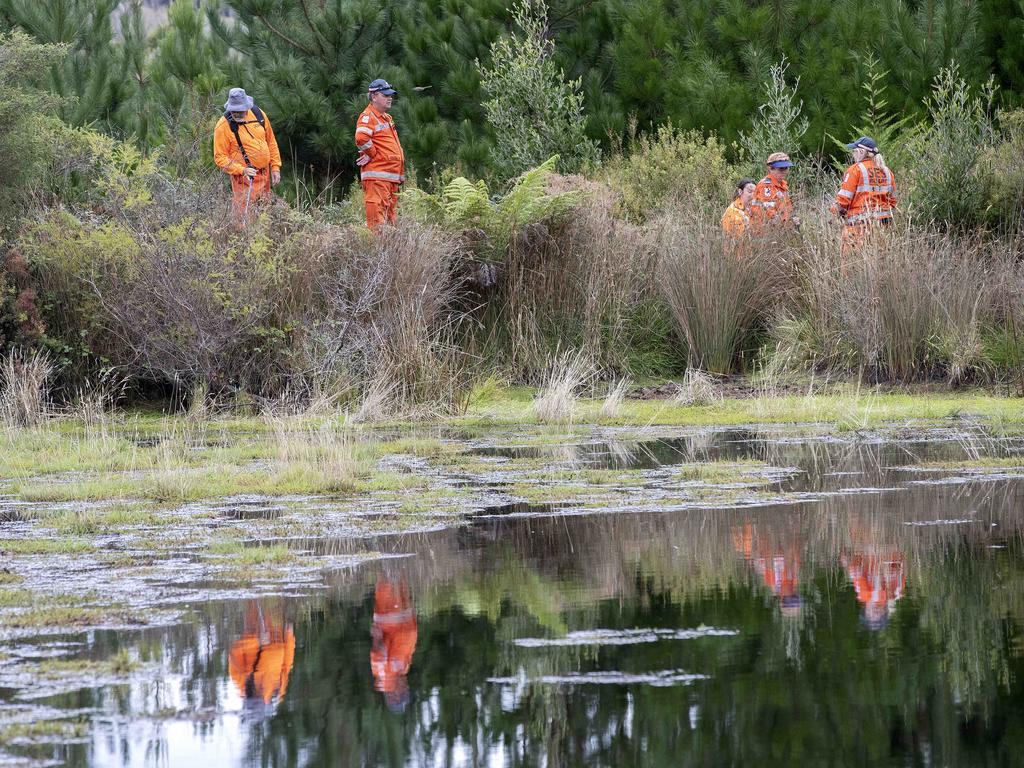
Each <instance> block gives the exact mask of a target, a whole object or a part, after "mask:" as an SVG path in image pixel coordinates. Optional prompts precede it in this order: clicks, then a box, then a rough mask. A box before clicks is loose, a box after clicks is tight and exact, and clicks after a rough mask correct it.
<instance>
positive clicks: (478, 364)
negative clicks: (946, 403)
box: [0, 0, 1024, 423]
mask: <svg viewBox="0 0 1024 768" xmlns="http://www.w3.org/2000/svg"><path fill="white" fill-rule="evenodd" d="M984 5H985V7H984V8H980V7H976V6H974V5H964V4H961V3H953V2H945V3H941V2H937V3H916V2H915V3H898V2H893V3H887V4H884V5H883V7H882V8H881V10H880V9H879V8H878V7H877V6H876V5H874V4H872V5H870V6H869V5H868V4H865V3H860V2H844V3H824V2H817V1H812V0H800V1H799V2H790V3H763V4H755V5H753V6H752V5H750V4H735V3H723V2H710V1H708V2H698V3H687V4H678V5H673V4H668V3H659V2H645V3H627V2H621V0H609V2H597V3H580V2H573V1H571V0H569V1H567V2H557V3H553V4H552V5H550V7H549V6H547V5H545V3H544V2H542V1H541V0H521V2H519V3H517V4H515V5H514V7H513V8H509V9H506V8H503V7H501V6H500V5H498V4H495V3H493V2H479V1H478V0H473V2H458V3H454V4H452V3H449V4H440V3H434V2H429V1H428V2H422V3H414V2H411V1H410V2H405V3H399V4H397V5H396V4H392V5H389V6H387V7H386V8H380V7H378V6H376V5H374V4H372V3H369V2H365V0H356V1H355V2H339V3H332V4H329V5H325V6H323V7H320V6H319V5H316V4H308V3H305V2H302V0H287V1H285V2H278V3H272V4H268V3H264V2H257V1H256V0H234V1H233V2H228V3H225V4H224V5H222V6H204V7H202V8H195V7H194V6H193V4H192V3H191V2H185V1H180V2H176V3H174V4H173V5H172V6H171V8H170V11H169V16H168V20H167V23H166V24H164V25H163V26H161V27H159V28H158V29H156V30H154V31H152V32H148V31H147V30H146V29H145V27H144V24H143V17H142V14H141V8H140V6H138V4H133V5H130V6H129V7H128V9H127V10H126V11H125V12H124V13H120V14H116V13H114V7H113V6H110V7H107V6H104V5H97V4H95V3H86V2H79V1H76V2H61V3H57V2H41V3H27V2H22V1H21V0H0V21H2V22H3V23H4V24H6V26H7V27H8V29H9V30H10V31H9V32H7V33H4V37H3V39H2V56H0V96H2V97H3V99H0V100H2V101H3V102H4V107H3V108H2V109H0V125H2V128H3V131H2V134H0V135H2V142H3V148H4V149H5V155H6V156H7V157H8V158H9V160H8V178H9V179H10V183H9V184H7V185H6V186H5V189H4V192H3V196H2V198H0V206H2V207H3V210H4V213H5V216H4V217H3V219H2V224H0V230H2V236H3V244H2V249H0V250H2V271H0V354H2V355H3V356H4V359H5V360H6V361H7V362H6V363H5V367H4V368H3V370H0V393H3V394H0V398H2V402H0V414H3V418H4V419H5V420H6V421H8V422H16V423H29V422H32V421H34V420H36V419H35V417H33V416H32V415H31V412H32V411H33V408H34V409H35V410H38V408H39V407H43V406H45V405H46V404H47V403H48V402H49V401H50V400H52V398H53V396H54V395H55V396H56V398H57V399H58V400H59V401H61V402H71V401H74V400H76V399H78V400H82V399H83V398H85V399H88V398H92V399H93V402H101V403H102V402H105V403H107V405H109V404H110V403H111V402H114V401H117V400H118V399H119V398H120V397H121V396H123V395H124V394H125V392H140V391H141V392H147V393H152V394H157V395H159V396H162V397H165V396H168V395H170V396H172V397H174V398H175V399H176V401H177V402H179V403H182V404H188V403H189V402H199V403H200V404H201V403H202V401H203V400H204V399H206V398H207V397H208V396H209V397H213V398H214V399H219V400H221V401H231V402H235V403H241V404H243V405H246V406H251V407H255V408H262V407H266V406H267V405H268V403H271V402H272V401H275V400H277V399H281V398H284V399H287V400H289V401H291V402H293V403H294V402H297V401H298V402H302V403H305V404H309V403H312V402H318V403H320V404H333V405H337V404H345V403H360V406H359V407H361V408H363V409H364V410H366V411H367V412H372V411H378V412H379V411H381V410H382V409H383V410H387V409H388V408H389V407H392V406H395V407H399V408H409V407H414V406H418V405H421V404H423V403H430V404H434V405H437V406H439V407H440V409H441V410H446V411H451V410H457V409H459V408H461V407H464V406H465V405H466V399H465V398H466V396H467V395H468V393H469V392H470V391H471V388H472V385H473V384H474V383H475V382H478V381H480V380H481V379H483V378H486V377H488V376H490V375H492V374H493V375H494V376H495V377H496V379H497V380H498V381H504V382H513V383H530V384H538V383H540V384H550V383H552V382H554V381H555V380H556V379H558V380H559V381H561V382H562V384H563V389H565V390H566V391H568V392H569V393H570V394H571V393H573V392H577V393H578V392H579V391H580V390H581V389H587V390H589V391H590V392H591V393H596V394H600V393H601V392H602V391H603V384H602V382H605V381H608V380H609V379H615V380H622V379H624V378H625V377H633V378H637V377H647V376H673V377H674V376H678V375H680V374H682V372H683V371H684V370H685V369H687V368H690V369H701V370H706V371H709V372H711V373H714V374H728V373H736V372H742V373H748V374H750V373H753V374H759V375H761V376H762V380H763V382H764V384H763V386H764V388H765V391H766V392H770V391H772V390H773V388H774V387H775V385H776V384H778V383H780V382H781V381H782V380H783V379H784V378H785V377H788V376H790V375H793V374H797V375H802V374H807V373H812V374H815V375H817V374H819V373H823V374H826V375H827V376H829V377H833V376H841V377H847V376H857V377H859V378H861V379H866V380H870V381H886V380H888V381H899V382H914V381H922V380H934V379H941V380H944V381H946V382H949V383H950V384H953V385H962V384H964V383H974V382H983V383H992V382H996V383H1002V384H1006V385H1007V388H1008V390H1015V391H1024V376H1022V374H1021V370H1022V365H1021V362H1022V356H1021V350H1020V334H1019V333H1018V326H1019V325H1020V322H1021V318H1022V317H1024V314H1022V311H1021V310H1022V309H1024V305H1022V304H1021V295H1024V291H1022V290H1021V288H1022V286H1024V269H1022V267H1021V265H1020V264H1019V258H1018V256H1017V254H1018V250H1019V246H1018V242H1019V231H1020V226H1021V222H1022V217H1021V211H1022V203H1024V192H1022V190H1024V162H1022V161H1021V157H1022V156H1024V131H1022V128H1021V126H1022V123H1024V118H1022V114H1024V113H1022V112H1021V111H1020V110H1015V109H1014V108H1015V106H1016V105H1017V104H1018V103H1019V101H1020V98H1019V97H1020V90H1019V89H1020V83H1019V75H1018V73H1017V70H1016V68H1015V64H1014V61H1015V58H1014V54H1013V52H1014V46H1015V45H1016V43H1015V40H1014V39H1013V38H1012V37H1011V36H1008V35H1007V34H1006V32H1007V30H1010V29H1014V28H1015V24H1016V25H1019V22H1020V19H1019V16H1020V8H1019V7H1018V5H1016V4H1011V3H997V2H990V3H987V4H984ZM999 18H1002V19H1003V20H1004V23H1003V24H1001V25H1000V24H997V23H996V21H995V20H996V19H999ZM378 75H383V76H385V77H387V78H389V79H390V80H392V81H393V82H395V83H396V84H397V86H398V87H399V90H400V92H401V97H400V98H399V100H398V101H397V102H396V105H397V106H396V108H395V111H396V113H397V118H398V122H399V125H400V127H401V131H402V136H403V142H404V143H405V145H406V147H407V149H408V155H409V159H410V164H411V169H412V171H413V173H412V176H413V178H414V179H415V180H416V181H414V182H413V183H410V184H409V185H407V187H406V189H405V190H404V192H403V197H402V200H403V202H402V204H401V206H400V211H401V218H400V221H399V224H400V225H399V226H398V227H397V228H394V229H393V230H390V231H389V232H388V233H387V234H385V235H383V236H381V237H375V238H371V237H369V236H367V234H366V232H365V231H364V230H363V228H362V227H361V225H360V220H361V200H360V194H361V193H360V191H359V190H358V188H356V187H353V186H352V185H351V182H352V180H353V176H354V166H353V163H352V160H353V155H354V147H353V146H352V140H351V124H352V120H353V119H354V117H355V115H356V114H357V113H358V112H359V110H360V108H361V107H362V105H363V103H364V101H363V100H364V99H365V96H364V94H363V92H362V91H363V88H364V87H365V83H366V82H367V81H368V80H369V79H370V78H371V77H373V76H378ZM236 84H241V85H244V86H245V87H246V88H247V89H248V90H249V92H250V93H252V94H253V95H254V96H255V97H256V100H257V102H258V103H259V104H260V105H261V106H262V107H263V108H264V109H265V110H266V111H267V113H268V114H270V115H271V116H272V118H273V120H274V125H275V127H276V132H277V134H278V136H279V137H280V139H281V142H282V154H283V156H284V159H285V176H286V179H285V184H284V185H283V186H282V187H279V188H278V189H279V192H280V193H281V195H282V196H283V197H284V198H285V200H287V203H286V204H278V205H275V206H272V207H270V208H269V209H266V210H263V211H262V212H261V215H259V216H256V217H254V218H253V221H252V222H251V223H250V226H249V227H248V228H247V229H246V230H245V231H244V232H240V231H238V230H236V229H235V228H233V227H232V226H231V220H230V218H229V216H228V215H227V210H226V195H225V193H224V184H225V182H224V179H223V175H222V174H220V173H218V172H217V171H216V170H215V169H214V168H213V166H212V163H211V162H210V157H209V155H210V149H209V147H210V143H211V140H210V136H211V129H212V125H213V123H214V121H215V120H216V119H217V117H218V115H219V113H220V109H221V107H220V103H221V101H222V100H223V98H224V93H225V91H226V88H227V87H228V86H229V85H236ZM861 132H869V133H871V134H872V135H874V136H876V137H877V138H878V139H879V141H880V143H881V145H882V147H883V150H884V152H885V154H886V156H887V157H888V160H889V164H890V165H891V167H893V169H894V173H895V175H896V178H897V191H898V194H899V197H900V216H899V217H898V220H897V225H896V226H894V227H893V231H892V237H891V238H890V239H889V240H888V241H887V242H885V243H884V244H879V245H877V246H875V247H873V248H869V249H868V251H867V254H868V256H867V257H866V258H864V259H863V260H861V261H859V262H858V263H856V264H854V265H852V266H851V265H849V264H840V263H839V259H838V225H837V224H836V222H835V220H834V219H833V218H831V217H830V215H829V214H828V212H827V206H828V202H829V200H830V199H831V198H832V197H833V196H834V193H835V189H836V184H837V170H838V168H837V166H840V167H841V164H842V161H843V158H842V157H841V156H840V155H841V153H842V150H841V143H842V142H844V141H846V140H848V139H849V138H850V137H852V136H854V135H855V134H859V133H861ZM773 149H783V150H786V151H788V152H789V153H790V154H791V155H793V156H794V157H795V158H796V159H797V161H798V164H797V169H796V173H795V175H794V178H793V185H794V197H795V200H796V204H797V209H798V211H799V213H800V216H801V218H802V220H803V222H804V227H803V230H802V232H800V233H799V234H796V233H790V234H785V235H783V234H782V233H776V235H778V236H775V235H773V236H772V237H771V238H768V239H765V240H762V241H759V242H757V243H753V244H751V246H750V247H749V248H748V249H747V250H746V251H745V253H746V254H747V258H744V259H730V258H723V254H724V253H726V251H727V250H728V249H727V244H726V243H725V242H723V240H722V235H721V232H720V229H719V225H718V220H719V216H720V215H721V211H722V209H723V208H724V207H725V205H726V203H727V202H728V199H729V195H730V192H731V188H732V184H733V182H734V181H735V179H736V178H738V177H739V176H741V175H752V174H759V173H760V172H761V170H762V167H763V166H762V162H763V160H762V158H763V156H764V155H765V154H766V153H767V152H768V151H770V150H773ZM904 212H905V213H904ZM791 235H792V236H791ZM571 350H574V351H573V352H572V354H573V355H575V357H574V358H573V359H572V360H570V359H569V357H568V354H569V351H571ZM37 353H40V354H42V357H34V355H36V354H37ZM4 371H6V373H5V372H4ZM566 371H573V372H575V374H576V380H568V381H567V380H566V377H565V375H564V374H565V372H566ZM29 372H32V375H31V376H29V375H28V374H29ZM570 378H572V377H570ZM125 382H127V389H126V385H125ZM16 384H18V385H19V386H21V389H17V387H16V386H15V385H16ZM33 392H35V393H36V394H32V393H33ZM40 392H42V393H44V394H42V395H41V394H39V393H40ZM45 393H50V394H49V395H46V394H45ZM197 398H198V399H197ZM19 403H20V405H19ZM31 403H35V406H33V407H28V405H26V404H31Z"/></svg>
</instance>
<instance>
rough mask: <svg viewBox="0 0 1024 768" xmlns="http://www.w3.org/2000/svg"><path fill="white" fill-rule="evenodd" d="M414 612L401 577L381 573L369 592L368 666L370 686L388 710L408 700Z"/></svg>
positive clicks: (397, 708) (403, 705) (401, 706)
mask: <svg viewBox="0 0 1024 768" xmlns="http://www.w3.org/2000/svg"><path fill="white" fill-rule="evenodd" d="M416 636H417V628H416V612H415V610H413V606H412V596H411V595H410V592H409V584H408V582H406V580H405V578H401V579H398V580H392V579H390V578H388V577H387V576H381V577H380V578H379V579H378V580H377V588H376V590H375V592H374V596H373V626H372V627H371V629H370V637H371V638H372V639H373V645H372V646H371V647H370V670H371V671H372V672H373V687H374V688H375V689H376V690H378V691H380V692H381V693H383V694H384V703H385V704H386V705H387V707H388V709H390V710H391V711H392V712H402V711H404V710H405V708H406V706H407V705H408V703H409V699H410V693H409V681H408V679H407V678H406V676H407V675H408V674H409V667H410V666H411V665H412V655H413V652H414V651H415V650H416Z"/></svg>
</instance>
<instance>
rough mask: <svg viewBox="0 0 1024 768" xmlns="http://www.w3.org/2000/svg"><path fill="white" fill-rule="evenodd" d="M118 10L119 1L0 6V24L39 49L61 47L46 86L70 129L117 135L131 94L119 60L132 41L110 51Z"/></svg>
mask: <svg viewBox="0 0 1024 768" xmlns="http://www.w3.org/2000/svg"><path fill="white" fill-rule="evenodd" d="M119 5H120V1H119V0H0V18H3V19H4V20H5V21H6V23H7V25H8V27H10V28H16V29H20V30H22V31H24V32H26V33H27V34H29V35H31V36H32V37H33V38H34V39H35V40H36V41H38V42H40V43H44V44H51V45H64V46H67V50H66V53H65V54H64V56H63V57H62V58H61V61H59V62H55V63H54V64H53V65H52V66H51V67H49V70H48V71H49V77H48V79H49V83H48V84H49V88H50V90H51V91H52V92H53V93H55V94H57V95H58V96H60V97H61V99H62V101H61V107H60V114H61V117H62V118H64V119H65V120H66V121H67V122H69V123H70V124H71V125H75V126H80V125H87V124H93V125H97V126H98V127H102V128H105V129H107V130H110V131H113V132H121V131H122V130H123V126H121V125H120V124H119V122H118V117H119V116H120V115H121V114H122V111H121V110H122V107H123V106H124V105H125V103H126V102H127V101H128V100H129V99H130V98H131V93H130V92H131V90H132V85H131V84H130V83H128V82H127V81H126V79H125V74H126V68H125V59H126V56H130V55H131V52H130V50H129V46H130V45H132V44H134V43H136V42H137V41H136V39H135V38H134V37H133V36H131V35H129V37H128V38H126V39H125V40H124V42H123V43H122V44H120V45H115V40H116V38H115V35H114V26H113V19H114V16H115V13H116V11H117V10H118V6H119ZM132 127H135V126H134V125H133V126H132Z"/></svg>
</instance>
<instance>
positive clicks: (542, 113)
mask: <svg viewBox="0 0 1024 768" xmlns="http://www.w3.org/2000/svg"><path fill="white" fill-rule="evenodd" d="M547 15H548V11H547V5H546V3H545V1H544V0H517V2H516V3H515V4H514V5H513V6H512V20H513V24H514V26H515V27H516V29H517V32H516V33H515V34H513V35H512V36H511V37H502V38H500V39H498V40H496V41H495V42H494V43H493V44H492V45H491V62H490V66H488V67H481V66H480V65H479V62H478V64H477V67H478V69H479V71H480V84H481V86H482V88H483V91H484V93H486V94H487V96H488V98H487V100H486V101H484V102H483V108H484V113H485V114H486V116H487V123H488V125H489V126H490V128H491V129H492V130H493V132H494V148H493V150H492V167H493V169H494V173H495V175H496V177H497V178H499V179H509V178H514V177H516V176H518V175H519V174H521V173H523V172H524V171H527V170H529V169H530V168H534V167H536V166H538V165H540V164H541V163H543V162H544V161H545V160H547V159H548V158H549V157H551V156H552V155H558V156H559V157H560V160H559V168H560V170H562V171H564V172H567V173H571V172H575V171H578V170H580V169H581V168H583V167H585V166H588V165H591V164H593V163H594V162H596V161H597V159H598V149H597V144H595V143H594V142H593V141H592V140H591V139H589V138H588V137H587V132H586V117H585V116H584V114H583V94H582V93H581V92H580V80H579V79H577V80H572V81H566V79H565V74H564V72H562V70H561V69H560V68H559V67H558V65H557V64H556V63H555V60H554V58H553V54H554V43H553V42H552V41H551V38H550V37H549V35H548V30H547V24H548V19H547Z"/></svg>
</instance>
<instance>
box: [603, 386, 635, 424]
mask: <svg viewBox="0 0 1024 768" xmlns="http://www.w3.org/2000/svg"><path fill="white" fill-rule="evenodd" d="M630 386H631V383H630V381H629V379H628V378H621V379H619V380H618V381H617V382H615V384H614V385H613V386H612V387H611V389H609V390H608V394H607V395H605V398H604V401H603V402H602V403H601V409H600V411H598V415H599V416H600V417H601V418H602V419H614V418H616V417H617V416H618V415H619V414H620V413H621V412H622V403H623V402H624V401H625V399H626V392H628V391H629V388H630Z"/></svg>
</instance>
